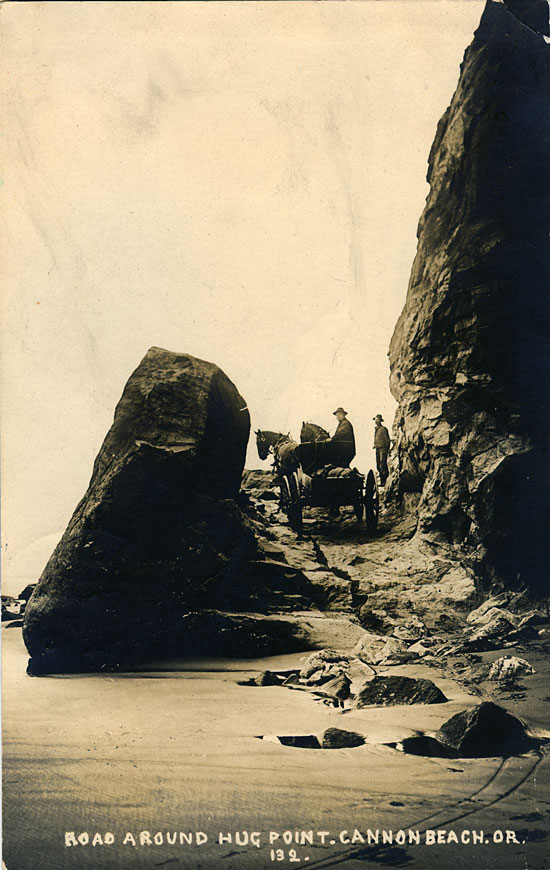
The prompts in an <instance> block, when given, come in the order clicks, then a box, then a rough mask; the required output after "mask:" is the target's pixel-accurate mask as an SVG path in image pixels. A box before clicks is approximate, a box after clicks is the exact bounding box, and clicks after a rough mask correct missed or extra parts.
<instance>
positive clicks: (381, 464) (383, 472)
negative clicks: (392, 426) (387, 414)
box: [373, 414, 390, 486]
mask: <svg viewBox="0 0 550 870" xmlns="http://www.w3.org/2000/svg"><path fill="white" fill-rule="evenodd" d="M373 419H374V449H375V450H376V468H377V469H378V474H379V475H380V483H381V484H382V486H385V484H386V480H387V479H388V474H389V471H388V453H389V449H390V436H389V432H388V430H387V429H386V427H385V426H383V425H382V423H383V418H382V414H377V415H376V417H374V418H373Z"/></svg>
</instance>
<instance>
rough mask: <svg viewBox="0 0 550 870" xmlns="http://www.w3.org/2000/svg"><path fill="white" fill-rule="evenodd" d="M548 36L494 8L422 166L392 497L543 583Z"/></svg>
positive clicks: (517, 13) (492, 1)
mask: <svg viewBox="0 0 550 870" xmlns="http://www.w3.org/2000/svg"><path fill="white" fill-rule="evenodd" d="M548 34H550V28H549V23H548V4H547V3H546V2H545V0H530V2H527V0H525V2H523V0H513V2H512V0H507V2H506V3H503V2H499V0H488V2H487V6H486V8H485V11H484V13H483V17H482V19H481V23H480V26H479V29H478V30H477V32H476V34H475V37H474V40H473V43H472V45H471V46H470V47H469V48H468V50H467V51H466V55H465V58H464V62H463V64H462V67H461V75H460V80H459V83H458V87H457V90H456V93H455V95H454V97H453V100H452V102H451V105H450V106H449V108H448V109H447V111H446V113H445V114H444V116H443V118H442V119H441V121H440V122H439V126H438V129H437V133H436V137H435V141H434V143H433V146H432V150H431V153H430V157H429V171H428V181H429V183H430V193H429V196H428V199H427V203H426V208H425V210H424V213H423V215H422V218H421V220H420V225H419V229H418V239H419V241H418V251H417V255H416V258H415V261H414V264H413V267H412V274H411V278H410V284H409V290H408V295H407V300H406V304H405V307H404V310H403V312H402V314H401V316H400V318H399V321H398V323H397V326H396V329H395V332H394V335H393V338H392V341H391V347H390V366H391V389H392V393H393V395H394V396H395V398H396V400H397V401H398V404H399V407H398V410H397V414H396V418H395V424H394V437H395V442H396V457H397V459H396V466H397V467H396V471H395V472H394V477H393V483H392V486H393V491H394V492H395V493H396V494H398V495H399V496H400V497H403V495H404V494H406V493H414V492H416V493H418V494H419V501H418V531H419V532H420V533H422V534H423V535H428V536H430V537H431V538H432V539H436V538H437V536H438V535H439V536H441V537H444V538H445V539H446V540H447V541H450V542H453V543H456V542H466V543H467V544H473V545H475V546H478V545H479V544H481V545H483V548H484V552H486V553H487V555H488V559H487V561H486V564H488V565H490V566H492V567H493V568H496V569H497V571H498V572H499V573H501V574H504V575H508V576H509V577H513V578H516V577H517V575H518V573H519V574H520V575H521V579H522V580H523V581H526V582H529V583H532V584H537V583H541V584H542V583H544V575H545V570H546V569H545V566H546V564H547V563H548V556H549V541H550V538H549V536H548V534H547V533H546V530H547V528H548V519H549V515H550V510H549V502H550V496H549V493H550V488H549V487H548V484H547V481H548V479H549V471H550V460H549V453H550V450H549V441H550V392H549V390H548V384H549V383H550V352H549V348H550V317H549V315H550V294H549V287H550V248H549V230H550V161H549V159H548V149H549V143H550V112H549V111H548V105H549V103H550V62H549V58H550V45H549V44H548V43H547V42H546V41H545V38H544V37H545V35H546V36H547V35H548Z"/></svg>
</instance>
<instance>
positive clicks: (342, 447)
mask: <svg viewBox="0 0 550 870" xmlns="http://www.w3.org/2000/svg"><path fill="white" fill-rule="evenodd" d="M347 413H348V412H347V411H344V409H343V408H336V411H333V414H334V416H335V417H336V419H337V420H338V426H337V429H336V432H335V433H334V435H333V436H332V438H331V439H330V445H331V446H330V456H331V461H332V463H333V464H334V465H338V466H341V467H343V468H346V467H347V466H348V465H349V464H350V462H351V460H352V459H353V457H354V456H355V435H354V434H353V426H352V425H351V423H350V421H349V420H346V415H347Z"/></svg>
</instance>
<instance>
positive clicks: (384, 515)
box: [243, 471, 550, 754]
mask: <svg viewBox="0 0 550 870" xmlns="http://www.w3.org/2000/svg"><path fill="white" fill-rule="evenodd" d="M243 490H244V492H245V493H246V494H247V496H248V498H249V500H250V504H251V506H252V510H253V511H254V513H255V516H256V520H255V523H254V525H255V533H256V535H257V538H258V542H259V547H260V550H261V551H262V553H263V555H264V558H265V559H266V560H268V561H272V562H274V563H277V565H278V566H279V567H280V566H281V565H285V566H287V569H288V570H287V572H286V573H287V579H288V585H287V588H286V589H281V590H280V591H279V593H278V595H277V596H275V597H274V599H272V601H271V602H270V605H269V608H268V609H269V613H270V614H271V615H273V616H275V615H276V616H277V617H279V618H283V619H291V620H293V621H295V622H297V623H298V624H299V625H300V627H301V629H302V631H303V634H304V635H305V636H306V637H307V640H308V645H309V646H310V648H311V647H313V648H316V649H319V650H321V651H322V652H321V676H320V680H319V681H318V682H317V683H316V681H315V679H314V680H313V681H312V680H311V679H310V680H309V681H308V680H307V679H306V680H302V682H309V683H310V685H309V686H307V688H308V689H311V688H312V685H311V683H313V690H314V691H315V690H319V689H320V687H321V686H322V687H323V689H324V690H325V693H326V690H327V685H326V684H325V685H324V686H323V681H325V683H326V678H327V677H330V678H331V679H332V681H334V680H335V679H336V680H337V679H338V677H340V678H341V677H342V673H344V674H346V673H347V674H349V676H350V678H351V682H350V685H352V684H353V685H352V688H355V689H358V688H359V687H360V686H361V685H364V682H365V679H366V678H367V679H368V680H369V681H370V680H372V678H373V675H376V676H379V675H384V676H386V677H388V676H391V675H395V674H397V675H404V676H406V677H407V678H411V679H425V678H426V677H427V676H429V677H430V678H431V680H433V681H434V682H435V683H436V684H439V683H440V682H441V681H442V680H443V681H445V682H446V681H451V683H452V684H453V685H455V686H456V688H457V690H458V691H459V692H461V693H464V692H465V693H466V694H467V695H468V696H469V697H470V699H471V700H470V703H471V705H472V706H474V705H476V704H479V703H483V702H491V703H495V704H497V705H499V706H502V707H504V708H505V709H506V710H508V711H510V712H513V713H514V714H515V715H517V716H519V717H520V718H521V719H524V720H528V722H529V724H530V725H531V727H532V728H533V729H534V731H535V732H537V733H539V732H540V734H542V735H545V734H546V733H547V731H546V729H547V728H548V718H547V705H548V701H549V697H548V694H547V689H546V688H545V685H546V680H547V676H548V671H549V665H548V653H549V652H550V628H549V620H548V603H547V601H539V602H533V601H532V600H530V599H529V598H528V597H527V596H526V595H525V594H524V593H522V592H519V591H516V592H512V591H510V590H507V591H502V592H501V593H498V590H496V592H495V590H494V589H492V590H491V592H489V591H485V590H484V589H483V585H482V583H481V581H480V580H479V578H478V577H476V572H475V559H472V558H471V556H470V557H464V558H463V559H461V557H460V550H457V549H456V548H454V549H452V548H451V547H449V548H447V550H446V549H445V548H444V547H442V546H441V542H438V545H437V548H436V547H435V546H432V545H431V544H430V543H429V542H427V541H426V540H425V539H421V540H417V538H415V536H414V525H413V524H411V519H410V515H407V514H405V515H403V514H401V515H399V514H396V513H395V510H392V509H390V508H388V509H384V507H383V508H382V512H381V516H380V522H379V526H378V530H377V531H376V533H374V534H370V533H369V532H367V530H366V528H365V526H364V524H359V523H358V522H357V520H356V519H355V516H354V515H353V511H352V509H351V508H349V509H348V508H341V510H340V514H339V516H338V517H336V518H334V517H329V516H328V512H327V511H324V510H322V509H318V508H307V509H306V511H305V516H304V533H303V536H302V537H298V536H297V535H296V534H295V533H294V532H293V531H292V530H291V529H290V528H289V526H288V523H287V520H286V516H285V515H284V513H283V512H282V511H281V510H280V509H279V502H278V495H277V489H276V486H275V484H274V482H273V476H272V474H271V473H270V472H264V471H248V472H245V476H244V478H243ZM304 580H306V581H307V582H308V583H309V584H310V590H311V592H310V596H309V601H308V596H307V592H305V587H304ZM293 584H295V586H296V585H297V586H299V587H301V590H302V591H301V593H300V594H296V593H295V591H293ZM312 599H313V601H312ZM304 605H305V607H304ZM327 649H328V651H329V654H328V655H327V657H326V661H325V662H323V661H322V657H323V651H325V652H326V650H327ZM331 654H334V655H331ZM338 654H341V655H342V656H343V657H344V659H345V658H346V656H347V659H348V662H347V665H346V664H345V663H344V666H342V667H339V664H338ZM314 661H315V659H314ZM350 662H351V664H350ZM340 665H342V663H341V662H340ZM323 666H324V672H323ZM346 667H347V671H346ZM350 669H351V670H350ZM285 676H288V675H287V674H282V675H281V678H280V679H281V680H282V678H283V677H285ZM303 676H304V674H303V673H302V677H303ZM305 676H306V677H311V674H306V675H305ZM318 676H319V674H318ZM262 681H263V682H262ZM277 683H278V680H277V679H276V678H273V679H272V678H271V677H270V676H269V672H268V676H267V678H266V677H265V675H260V677H258V678H256V681H255V684H260V685H267V684H271V685H277ZM302 688H303V686H302ZM329 688H330V686H329ZM401 688H402V687H401ZM329 694H330V692H329ZM352 697H353V693H352ZM417 701H418V699H417ZM420 702H421V703H422V699H420ZM382 703H385V702H384V701H383V700H382ZM398 703H405V704H410V703H414V701H410V699H409V700H407V698H406V697H405V696H403V698H402V699H401V701H399V702H398ZM342 706H344V704H342ZM409 709H410V708H409ZM413 730H414V729H413ZM427 754H430V753H429V751H428V752H427ZM495 754H497V753H495Z"/></svg>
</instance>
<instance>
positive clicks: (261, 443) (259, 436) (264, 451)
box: [254, 429, 270, 459]
mask: <svg viewBox="0 0 550 870" xmlns="http://www.w3.org/2000/svg"><path fill="white" fill-rule="evenodd" d="M254 434H255V435H256V447H257V450H258V456H259V457H260V459H267V455H268V453H269V447H270V444H269V440H268V439H267V438H266V436H265V433H264V432H262V430H261V429H257V430H256V432H255V433H254Z"/></svg>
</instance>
